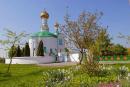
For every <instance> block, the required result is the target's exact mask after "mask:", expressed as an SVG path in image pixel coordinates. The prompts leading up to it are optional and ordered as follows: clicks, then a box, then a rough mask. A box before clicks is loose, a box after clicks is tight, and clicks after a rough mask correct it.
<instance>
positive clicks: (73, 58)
mask: <svg viewBox="0 0 130 87" xmlns="http://www.w3.org/2000/svg"><path fill="white" fill-rule="evenodd" d="M70 60H71V62H79V53H72V54H70Z"/></svg>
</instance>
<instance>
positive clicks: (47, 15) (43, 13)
mask: <svg viewBox="0 0 130 87" xmlns="http://www.w3.org/2000/svg"><path fill="white" fill-rule="evenodd" d="M40 17H41V18H45V19H48V18H49V14H48V13H47V12H46V11H43V12H41V14H40Z"/></svg>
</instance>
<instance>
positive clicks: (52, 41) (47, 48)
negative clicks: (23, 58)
mask: <svg viewBox="0 0 130 87" xmlns="http://www.w3.org/2000/svg"><path fill="white" fill-rule="evenodd" d="M40 17H41V21H42V25H41V30H40V31H39V32H36V33H33V34H32V35H31V36H30V39H29V46H30V56H36V50H37V48H38V45H39V42H40V41H41V40H42V42H43V45H44V54H45V56H46V55H50V56H53V57H56V58H58V57H59V58H60V57H61V58H63V56H64V55H63V52H64V49H65V44H64V36H63V35H62V34H60V33H59V32H58V28H59V24H58V23H57V22H56V23H55V24H54V27H55V29H56V33H51V32H50V31H49V27H48V19H49V14H48V12H47V11H43V12H41V14H40ZM57 56H58V57H57ZM59 60H60V61H63V60H62V59H59ZM57 61H58V59H57Z"/></svg>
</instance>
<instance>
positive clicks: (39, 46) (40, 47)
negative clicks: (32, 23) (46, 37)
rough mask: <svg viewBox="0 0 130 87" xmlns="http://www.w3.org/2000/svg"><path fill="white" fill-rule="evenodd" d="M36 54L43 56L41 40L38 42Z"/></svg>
mask: <svg viewBox="0 0 130 87" xmlns="http://www.w3.org/2000/svg"><path fill="white" fill-rule="evenodd" d="M36 55H37V56H44V49H43V42H42V40H41V41H40V42H39V45H38V48H37V54H36Z"/></svg>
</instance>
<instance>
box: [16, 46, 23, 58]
mask: <svg viewBox="0 0 130 87" xmlns="http://www.w3.org/2000/svg"><path fill="white" fill-rule="evenodd" d="M21 56H22V55H21V49H20V46H19V45H18V47H17V50H16V57H21Z"/></svg>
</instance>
